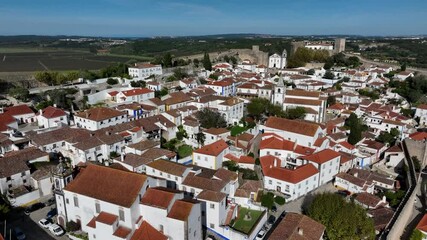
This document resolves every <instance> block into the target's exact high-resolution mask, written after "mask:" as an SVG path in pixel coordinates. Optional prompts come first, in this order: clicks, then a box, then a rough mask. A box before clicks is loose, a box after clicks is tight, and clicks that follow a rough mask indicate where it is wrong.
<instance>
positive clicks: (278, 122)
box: [260, 117, 325, 147]
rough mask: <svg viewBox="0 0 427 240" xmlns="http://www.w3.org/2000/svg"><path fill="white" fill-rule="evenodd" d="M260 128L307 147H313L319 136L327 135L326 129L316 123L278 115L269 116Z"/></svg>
mask: <svg viewBox="0 0 427 240" xmlns="http://www.w3.org/2000/svg"><path fill="white" fill-rule="evenodd" d="M260 130H261V131H264V133H275V134H277V135H278V136H280V137H282V138H283V139H287V140H289V141H292V142H296V143H297V144H299V145H302V146H306V147H312V146H313V145H314V143H315V141H316V140H317V139H318V138H321V137H323V136H324V135H325V131H324V130H323V129H322V128H321V127H320V126H319V125H318V124H316V123H311V122H305V121H298V120H289V119H285V118H278V117H269V118H268V119H267V121H266V123H265V125H264V126H260Z"/></svg>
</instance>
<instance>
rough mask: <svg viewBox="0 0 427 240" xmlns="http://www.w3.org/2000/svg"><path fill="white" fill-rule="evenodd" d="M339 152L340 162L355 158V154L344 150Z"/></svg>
mask: <svg viewBox="0 0 427 240" xmlns="http://www.w3.org/2000/svg"><path fill="white" fill-rule="evenodd" d="M339 154H340V155H341V159H340V164H344V163H346V162H348V161H351V160H353V159H355V158H356V156H354V155H351V154H349V153H346V152H339Z"/></svg>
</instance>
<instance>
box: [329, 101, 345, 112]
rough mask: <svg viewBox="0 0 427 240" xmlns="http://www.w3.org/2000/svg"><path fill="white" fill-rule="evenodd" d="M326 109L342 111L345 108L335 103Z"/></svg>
mask: <svg viewBox="0 0 427 240" xmlns="http://www.w3.org/2000/svg"><path fill="white" fill-rule="evenodd" d="M328 109H333V110H344V109H345V106H344V105H343V104H341V103H335V104H334V105H331V106H329V107H328Z"/></svg>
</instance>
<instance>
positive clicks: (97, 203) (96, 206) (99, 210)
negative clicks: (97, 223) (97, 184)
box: [95, 202, 101, 213]
mask: <svg viewBox="0 0 427 240" xmlns="http://www.w3.org/2000/svg"><path fill="white" fill-rule="evenodd" d="M95 211H96V213H100V212H101V204H99V202H95Z"/></svg>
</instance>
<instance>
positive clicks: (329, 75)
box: [323, 71, 335, 79]
mask: <svg viewBox="0 0 427 240" xmlns="http://www.w3.org/2000/svg"><path fill="white" fill-rule="evenodd" d="M323 78H326V79H334V78H335V75H334V74H333V73H332V72H331V71H326V72H325V74H324V75H323Z"/></svg>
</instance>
